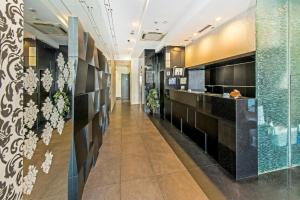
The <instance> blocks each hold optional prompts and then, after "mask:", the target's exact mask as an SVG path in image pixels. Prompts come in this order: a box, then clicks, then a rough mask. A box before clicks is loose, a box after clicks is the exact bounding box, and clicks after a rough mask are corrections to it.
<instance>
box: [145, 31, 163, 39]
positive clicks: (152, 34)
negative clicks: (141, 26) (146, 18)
mask: <svg viewBox="0 0 300 200" xmlns="http://www.w3.org/2000/svg"><path fill="white" fill-rule="evenodd" d="M163 37H164V34H162V33H158V32H148V33H143V35H142V40H145V41H160V40H162V39H163Z"/></svg>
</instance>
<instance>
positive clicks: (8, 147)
mask: <svg viewBox="0 0 300 200" xmlns="http://www.w3.org/2000/svg"><path fill="white" fill-rule="evenodd" d="M23 8H24V4H23V0H7V1H1V3H0V38H1V39H0V47H1V49H0V169H1V170H0V199H13V200H18V199H21V198H22V185H21V184H22V181H23V180H22V179H23V170H22V169H23V152H22V146H23V145H22V144H23V140H24V138H23V135H22V131H23V130H22V127H23V120H22V118H23V105H22V99H23V89H22V75H23V66H22V59H21V56H22V53H23V25H24V21H23Z"/></svg>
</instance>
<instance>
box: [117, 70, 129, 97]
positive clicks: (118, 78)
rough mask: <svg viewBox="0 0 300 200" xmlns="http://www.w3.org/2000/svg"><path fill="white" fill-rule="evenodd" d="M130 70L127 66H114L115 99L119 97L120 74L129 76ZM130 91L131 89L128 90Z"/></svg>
mask: <svg viewBox="0 0 300 200" xmlns="http://www.w3.org/2000/svg"><path fill="white" fill-rule="evenodd" d="M129 72H130V69H129V68H128V67H127V66H122V65H117V66H116V97H117V98H120V97H121V74H129ZM130 89H131V88H130Z"/></svg>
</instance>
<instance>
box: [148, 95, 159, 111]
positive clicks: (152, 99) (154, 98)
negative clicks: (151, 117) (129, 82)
mask: <svg viewBox="0 0 300 200" xmlns="http://www.w3.org/2000/svg"><path fill="white" fill-rule="evenodd" d="M146 105H147V107H148V108H149V110H150V114H153V113H155V112H156V111H157V109H158V108H159V101H158V94H157V91H156V89H151V90H150V91H149V94H148V96H147V103H146Z"/></svg>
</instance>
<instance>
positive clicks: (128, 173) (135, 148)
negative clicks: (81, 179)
mask: <svg viewBox="0 0 300 200" xmlns="http://www.w3.org/2000/svg"><path fill="white" fill-rule="evenodd" d="M83 199H84V200H96V199H97V200H117V199H118V200H120V199H122V200H183V199H184V200H206V199H208V198H207V197H206V195H205V194H204V193H203V191H202V190H201V188H199V186H198V185H197V183H196V182H195V181H194V179H193V178H192V176H191V175H190V174H189V172H188V171H187V170H186V168H185V167H184V166H183V164H182V163H181V162H180V161H179V159H178V158H177V156H176V154H175V153H174V152H173V150H172V149H171V148H170V146H169V145H168V144H167V142H166V141H165V140H164V139H163V137H162V136H161V135H160V133H159V131H158V130H157V129H156V128H155V126H154V125H153V124H152V122H151V121H150V119H149V118H148V117H147V115H146V114H145V113H144V112H143V111H142V109H141V108H140V107H139V106H138V105H134V106H130V105H129V104H128V103H123V104H121V103H117V104H116V106H115V108H114V111H113V112H112V114H111V121H110V126H109V130H108V131H107V133H106V135H105V136H104V141H103V146H102V147H101V149H100V153H99V158H98V161H97V163H96V166H95V167H94V168H93V169H92V170H91V173H90V175H89V178H88V181H87V184H86V187H85V190H84V194H83Z"/></svg>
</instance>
